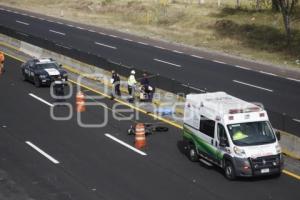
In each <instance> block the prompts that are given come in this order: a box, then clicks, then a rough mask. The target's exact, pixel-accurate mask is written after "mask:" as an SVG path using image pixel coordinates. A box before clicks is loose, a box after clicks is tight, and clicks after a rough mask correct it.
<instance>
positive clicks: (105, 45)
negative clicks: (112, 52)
mask: <svg viewBox="0 0 300 200" xmlns="http://www.w3.org/2000/svg"><path fill="white" fill-rule="evenodd" d="M95 44H97V45H100V46H104V47H108V48H111V49H117V47H113V46H110V45H107V44H102V43H99V42H95Z"/></svg>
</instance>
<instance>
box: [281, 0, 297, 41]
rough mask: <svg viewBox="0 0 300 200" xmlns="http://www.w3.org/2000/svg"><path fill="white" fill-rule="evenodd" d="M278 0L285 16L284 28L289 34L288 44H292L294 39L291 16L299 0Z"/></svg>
mask: <svg viewBox="0 0 300 200" xmlns="http://www.w3.org/2000/svg"><path fill="white" fill-rule="evenodd" d="M277 2H278V6H279V8H280V11H281V13H282V17H283V23H284V28H285V31H286V35H287V44H288V45H290V43H291V39H292V33H291V18H292V15H293V11H294V9H295V7H296V4H297V3H298V0H277Z"/></svg>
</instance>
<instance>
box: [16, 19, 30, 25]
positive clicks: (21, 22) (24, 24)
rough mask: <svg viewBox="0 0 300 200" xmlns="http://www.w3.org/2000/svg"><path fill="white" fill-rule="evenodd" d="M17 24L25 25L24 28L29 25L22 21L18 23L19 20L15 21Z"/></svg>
mask: <svg viewBox="0 0 300 200" xmlns="http://www.w3.org/2000/svg"><path fill="white" fill-rule="evenodd" d="M16 22H17V23H19V24H23V25H26V26H29V25H30V24H29V23H27V22H22V21H19V20H16Z"/></svg>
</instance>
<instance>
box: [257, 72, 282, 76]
mask: <svg viewBox="0 0 300 200" xmlns="http://www.w3.org/2000/svg"><path fill="white" fill-rule="evenodd" d="M259 73H262V74H267V75H270V76H278V75H276V74H273V73H270V72H265V71H259Z"/></svg>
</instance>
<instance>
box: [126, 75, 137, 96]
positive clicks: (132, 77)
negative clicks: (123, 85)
mask: <svg viewBox="0 0 300 200" xmlns="http://www.w3.org/2000/svg"><path fill="white" fill-rule="evenodd" d="M136 83H137V81H136V79H135V71H134V70H131V72H130V76H129V78H128V81H127V88H128V93H129V96H130V98H129V101H133V100H134V90H135V85H136Z"/></svg>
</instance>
